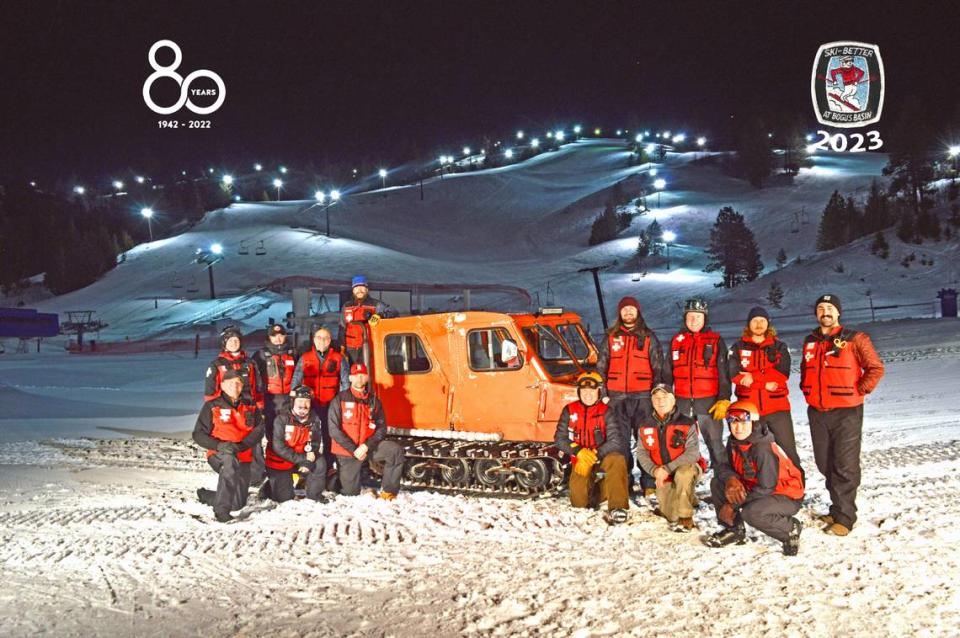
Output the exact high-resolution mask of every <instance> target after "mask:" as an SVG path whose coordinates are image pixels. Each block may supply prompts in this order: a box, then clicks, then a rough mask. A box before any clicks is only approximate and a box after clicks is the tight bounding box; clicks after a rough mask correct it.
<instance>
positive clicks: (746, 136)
mask: <svg viewBox="0 0 960 638" xmlns="http://www.w3.org/2000/svg"><path fill="white" fill-rule="evenodd" d="M747 122H748V124H747V125H745V126H744V127H743V129H741V131H740V132H739V135H738V136H737V149H736V150H737V156H736V157H737V164H738V165H739V167H740V171H741V172H742V173H743V176H744V177H745V178H746V179H747V181H749V182H750V183H751V184H753V185H754V186H755V187H757V188H763V182H764V180H766V179H767V177H769V176H770V173H771V172H772V171H773V165H774V159H773V149H772V148H771V147H770V138H769V137H767V130H766V126H765V125H764V124H763V122H762V121H761V120H760V119H759V118H755V117H751V118H749V119H748V120H747Z"/></svg>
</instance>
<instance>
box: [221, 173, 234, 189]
mask: <svg viewBox="0 0 960 638" xmlns="http://www.w3.org/2000/svg"><path fill="white" fill-rule="evenodd" d="M223 183H224V184H226V185H227V186H231V185H232V184H233V175H224V176H223Z"/></svg>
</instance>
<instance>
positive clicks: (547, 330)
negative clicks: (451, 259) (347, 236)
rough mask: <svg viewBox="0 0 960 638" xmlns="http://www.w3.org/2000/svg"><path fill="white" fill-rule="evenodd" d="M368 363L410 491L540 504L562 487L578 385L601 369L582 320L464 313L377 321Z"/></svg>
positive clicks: (556, 312) (558, 313)
mask: <svg viewBox="0 0 960 638" xmlns="http://www.w3.org/2000/svg"><path fill="white" fill-rule="evenodd" d="M367 342H368V344H369V345H368V346H365V347H364V354H363V356H364V359H365V360H366V361H367V363H368V369H369V370H370V372H371V384H372V387H373V390H374V391H375V392H376V393H377V396H378V397H379V398H380V400H381V401H382V402H383V407H384V412H385V413H386V417H387V424H388V426H389V430H388V431H389V433H390V435H391V436H392V437H393V438H394V439H395V440H397V441H398V442H400V443H401V444H403V446H404V448H405V449H406V453H407V461H406V464H405V466H404V474H403V480H404V484H405V485H409V486H414V487H430V488H436V489H444V490H452V491H457V492H465V493H480V494H509V495H514V496H517V495H519V496H533V495H536V494H543V493H546V492H550V491H553V490H554V489H556V488H558V487H559V486H560V484H561V481H562V479H563V465H562V463H561V452H559V450H557V448H556V447H555V446H554V445H553V437H554V432H555V431H556V426H557V420H558V419H559V417H560V412H561V410H562V409H563V406H564V405H566V404H567V403H570V402H571V401H575V400H576V398H577V393H576V385H575V379H576V377H577V375H578V374H580V373H581V372H582V371H583V370H585V369H590V368H592V367H594V366H595V365H596V361H597V348H596V346H595V345H594V343H593V341H592V340H591V339H590V336H589V335H588V334H587V332H586V330H584V328H583V326H582V325H581V323H580V317H579V316H577V315H576V314H574V313H572V312H563V310H562V309H560V308H552V309H541V310H540V311H539V312H538V313H536V314H529V313H528V314H502V313H496V312H481V311H463V312H449V313H439V314H426V315H419V316H411V317H400V318H395V319H380V320H376V319H373V320H371V322H370V324H369V326H368V339H367Z"/></svg>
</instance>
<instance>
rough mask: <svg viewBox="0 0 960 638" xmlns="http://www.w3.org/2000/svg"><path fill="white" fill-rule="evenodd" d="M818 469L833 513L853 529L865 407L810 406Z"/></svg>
mask: <svg viewBox="0 0 960 638" xmlns="http://www.w3.org/2000/svg"><path fill="white" fill-rule="evenodd" d="M807 416H808V417H809V418H810V438H811V439H812V440H813V456H814V459H815V460H816V462H817V469H818V470H820V473H821V474H823V476H824V478H825V479H826V484H827V491H828V492H829V493H830V516H832V517H833V520H834V521H835V522H837V523H840V524H841V525H843V526H844V527H846V528H848V529H851V528H853V525H854V523H856V522H857V488H858V487H860V441H861V437H862V434H863V406H862V405H858V406H856V407H854V408H838V409H835V410H828V411H825V412H824V411H820V410H817V409H815V408H812V407H808V408H807Z"/></svg>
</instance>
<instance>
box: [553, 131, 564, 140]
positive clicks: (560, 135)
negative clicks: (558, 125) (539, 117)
mask: <svg viewBox="0 0 960 638" xmlns="http://www.w3.org/2000/svg"><path fill="white" fill-rule="evenodd" d="M553 136H554V137H555V138H556V139H557V140H558V141H560V142H562V141H563V138H564V137H566V133H564V132H563V131H557V132H556V133H554V134H553Z"/></svg>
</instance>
